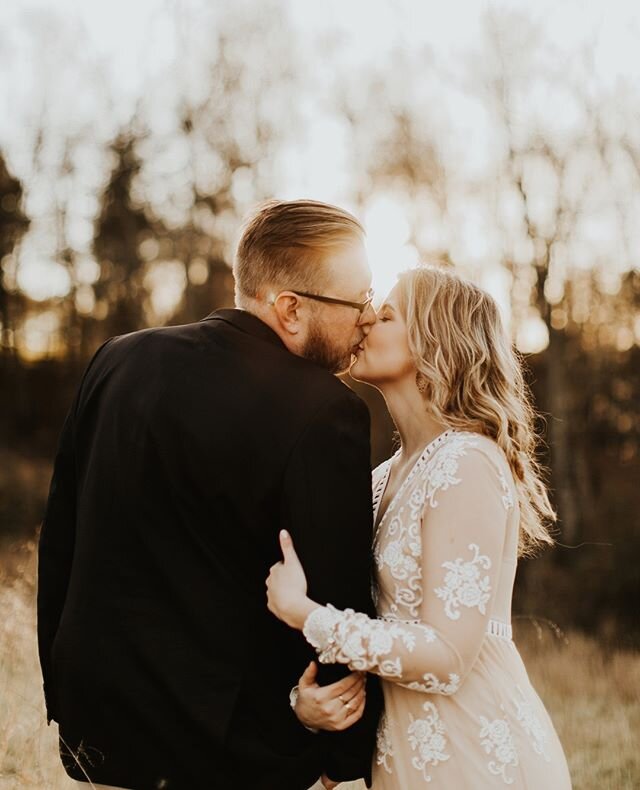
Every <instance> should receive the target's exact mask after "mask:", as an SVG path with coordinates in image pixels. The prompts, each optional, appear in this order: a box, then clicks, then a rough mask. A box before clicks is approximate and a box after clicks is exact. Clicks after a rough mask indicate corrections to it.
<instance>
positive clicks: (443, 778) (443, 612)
mask: <svg viewBox="0 0 640 790" xmlns="http://www.w3.org/2000/svg"><path fill="white" fill-rule="evenodd" d="M391 460H392V459H389V460H387V461H385V462H384V463H383V464H381V466H379V467H378V468H377V469H376V470H375V471H374V475H373V488H374V524H375V523H376V519H377V511H378V507H379V505H380V501H381V499H382V496H383V493H384V490H385V488H386V485H387V482H388V478H389V472H390V468H391ZM519 519H520V516H519V508H518V504H517V497H516V491H515V485H514V481H513V477H512V475H511V470H510V467H509V465H508V463H507V461H506V459H505V457H504V454H503V453H502V451H501V450H500V448H499V447H498V445H497V444H495V443H494V442H493V441H491V440H490V439H488V438H487V437H484V436H481V435H479V434H475V433H465V432H457V431H446V432H445V433H444V434H441V435H440V436H439V437H438V438H437V439H436V440H435V441H433V442H431V444H429V445H428V446H427V447H426V448H425V449H424V451H423V453H422V455H421V456H420V458H419V459H418V461H417V462H416V464H415V466H414V467H413V469H412V471H411V473H410V474H409V475H408V476H407V478H406V479H405V480H404V482H403V483H402V485H401V486H400V488H399V489H398V492H397V494H396V495H395V497H394V498H393V500H392V501H391V503H390V504H389V507H388V508H387V511H386V512H385V513H384V515H383V517H382V519H381V520H380V523H379V526H378V529H377V530H376V534H375V536H374V544H373V551H374V557H375V566H376V579H375V588H376V589H375V593H376V601H377V610H378V615H379V616H378V619H375V620H374V619H371V618H369V617H367V616H366V615H365V614H362V613H356V612H353V611H351V610H345V611H340V610H337V609H335V608H333V607H332V606H331V605H328V606H325V607H320V608H319V609H316V610H315V611H314V612H312V613H311V614H310V615H309V617H308V618H307V621H306V623H305V626H304V634H305V636H306V638H307V640H308V641H309V642H310V644H311V645H313V647H314V648H316V650H317V651H318V654H319V660H320V661H321V662H326V663H335V662H339V663H344V664H348V665H349V666H350V667H351V668H352V669H358V670H366V671H368V672H374V673H376V674H378V675H379V676H380V677H381V679H382V687H383V691H384V699H385V713H384V715H383V717H382V719H381V722H380V728H379V732H378V748H377V754H376V757H375V761H374V780H373V787H374V788H375V790H413V789H414V788H415V789H417V788H431V789H432V790H440V789H442V790H484V788H487V789H488V788H491V789H492V790H495V788H499V787H505V786H509V787H512V788H518V789H519V790H520V789H523V790H524V789H525V788H526V789H527V790H534V789H535V790H540V789H541V788H544V790H568V789H569V788H570V787H571V780H570V777H569V771H568V768H567V762H566V759H565V756H564V753H563V750H562V746H561V744H560V741H559V739H558V736H557V734H556V732H555V730H554V728H553V724H552V723H551V720H550V718H549V715H548V714H547V711H546V710H545V708H544V705H543V704H542V702H541V700H540V698H539V697H538V695H537V694H536V692H535V690H534V689H533V687H532V685H531V683H530V681H529V678H528V675H527V672H526V669H525V667H524V664H523V663H522V659H521V658H520V654H519V653H518V650H517V648H516V646H515V644H514V643H513V641H512V639H511V625H510V619H511V617H510V614H511V597H512V592H513V583H514V579H515V573H516V563H517V550H518V530H519Z"/></svg>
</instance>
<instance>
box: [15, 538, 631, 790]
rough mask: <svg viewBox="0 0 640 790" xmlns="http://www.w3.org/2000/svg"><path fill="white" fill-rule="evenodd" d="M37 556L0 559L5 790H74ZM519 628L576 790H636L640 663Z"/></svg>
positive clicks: (30, 549)
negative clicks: (38, 603)
mask: <svg viewBox="0 0 640 790" xmlns="http://www.w3.org/2000/svg"><path fill="white" fill-rule="evenodd" d="M34 549H35V547H34V545H33V544H25V545H24V546H22V547H21V549H20V550H19V551H16V550H14V551H12V552H10V553H6V552H5V553H3V554H0V563H1V565H0V790H14V788H15V790H22V789H23V788H38V789H39V790H65V788H69V790H70V789H71V788H74V787H75V785H74V783H73V782H71V781H70V780H69V779H68V778H67V777H66V775H65V773H64V771H63V769H62V767H61V765H60V762H59V760H58V750H57V728H56V726H55V725H52V726H51V727H47V724H46V719H45V712H44V703H43V698H42V691H41V679H40V670H39V666H38V658H37V647H36V635H35V607H34V599H35V557H34ZM515 625H516V642H517V644H518V646H519V648H520V650H521V652H522V654H523V657H524V660H525V663H526V664H527V667H528V669H529V674H530V675H531V678H532V680H533V683H534V685H535V686H536V688H537V690H538V692H539V693H540V695H541V696H542V698H543V700H544V702H545V704H546V705H547V707H548V709H549V711H550V713H551V716H552V718H553V721H554V723H555V726H556V729H557V730H558V733H559V735H560V739H561V740H562V743H563V745H564V748H565V751H566V753H567V756H568V759H569V766H570V769H571V776H572V779H573V786H574V788H575V789H576V790H632V789H635V788H640V653H634V652H630V651H624V650H616V649H611V648H607V649H605V648H603V647H601V646H600V645H599V644H598V643H597V641H595V640H594V639H592V638H589V637H586V636H584V635H581V634H578V633H568V634H562V633H560V632H558V631H557V629H554V628H552V627H550V626H548V625H545V624H540V623H538V622H536V621H533V620H531V619H530V618H522V619H518V620H516V621H515ZM357 786H360V785H357ZM342 787H344V788H345V790H346V789H347V788H348V787H354V788H355V787H356V785H342ZM212 788H213V785H212ZM452 790H463V789H462V788H452ZM464 790H472V788H465V789H464ZM541 790H553V788H552V787H548V788H541Z"/></svg>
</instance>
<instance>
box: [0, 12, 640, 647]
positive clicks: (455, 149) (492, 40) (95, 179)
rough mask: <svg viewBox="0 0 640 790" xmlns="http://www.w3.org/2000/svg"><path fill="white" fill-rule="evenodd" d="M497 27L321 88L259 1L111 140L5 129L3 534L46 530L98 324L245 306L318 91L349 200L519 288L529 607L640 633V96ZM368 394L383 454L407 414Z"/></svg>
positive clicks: (109, 330)
mask: <svg viewBox="0 0 640 790" xmlns="http://www.w3.org/2000/svg"><path fill="white" fill-rule="evenodd" d="M242 7H243V9H244V10H245V11H246V4H243V6H242ZM269 8H270V9H271V11H273V9H274V8H277V9H278V10H279V11H281V7H280V6H278V5H277V4H276V5H275V6H274V5H270V6H269ZM196 27H197V25H196ZM183 29H184V25H183ZM192 32H193V35H196V33H195V28H193V29H192ZM47 35H52V34H51V31H49V32H48V34H47ZM185 35H187V39H188V40H187V41H186V42H185V47H188V46H189V44H190V39H189V37H188V34H185ZM198 35H201V36H202V35H204V34H202V31H199V33H198ZM483 36H484V38H483V40H482V41H479V42H478V49H477V51H476V52H474V53H470V54H469V57H468V58H467V59H465V60H463V61H461V62H458V63H457V64H456V67H455V68H450V67H449V66H446V65H443V64H442V63H440V62H438V60H437V58H434V56H433V54H432V53H430V52H429V51H428V49H425V50H424V51H422V50H421V51H417V52H413V53H412V54H411V55H407V54H406V53H405V52H403V51H402V50H400V49H398V50H397V51H394V52H393V53H392V55H391V57H390V58H388V59H387V60H385V62H384V63H382V64H377V65H376V66H371V67H370V68H368V69H367V70H366V71H355V70H354V71H350V72H348V73H347V72H344V73H339V70H338V69H336V72H335V74H333V75H331V73H329V76H327V77H325V78H323V79H324V82H322V83H319V82H317V81H316V82H314V81H313V68H310V67H309V65H308V60H309V54H310V53H309V52H306V53H304V54H305V55H306V56H307V57H306V58H303V57H302V54H303V53H301V52H300V51H299V48H297V47H296V46H294V45H293V43H292V41H293V34H292V32H291V30H290V28H289V27H288V22H287V19H286V16H285V15H284V14H283V13H277V14H274V13H271V12H269V11H268V10H267V11H266V12H259V7H258V6H257V5H256V6H255V7H254V13H253V15H252V16H247V15H246V14H238V13H236V14H234V13H233V12H230V13H229V14H227V15H225V16H223V17H218V18H217V19H216V24H215V26H212V27H211V28H210V29H207V36H206V37H207V47H206V48H205V50H203V51H204V52H205V54H203V56H202V60H201V61H200V64H201V66H203V68H202V69H201V70H200V71H199V72H198V80H197V88H194V84H193V81H189V80H187V79H185V81H184V82H181V81H179V80H178V81H177V82H176V81H175V80H174V82H173V83H172V84H173V89H172V90H173V92H172V93H171V96H172V99H171V112H170V113H169V115H168V116H167V117H165V116H162V117H161V118H160V119H158V115H157V113H155V114H154V110H153V102H152V98H153V94H154V91H156V89H157V86H156V87H155V88H154V87H152V88H150V89H149V94H150V95H147V96H144V97H142V98H141V99H140V101H139V102H138V103H137V104H136V106H135V108H134V109H133V111H132V112H131V114H130V117H128V118H126V120H125V122H124V123H122V124H121V125H120V127H119V128H116V129H112V130H111V131H112V134H111V135H110V136H109V137H108V138H107V139H103V138H104V137H105V135H104V134H100V133H96V130H95V129H94V128H93V126H92V125H91V124H90V123H89V124H86V125H85V126H82V125H81V126H80V127H78V128H76V129H75V130H74V133H73V134H67V135H65V134H63V135H62V136H60V135H59V136H58V137H57V138H56V139H55V140H54V139H53V138H52V137H51V130H50V127H49V126H48V123H47V117H46V115H45V114H43V115H42V116H41V123H40V124H39V125H38V124H37V123H35V122H34V123H35V125H34V127H33V128H32V129H31V133H30V137H29V139H30V140H31V143H30V145H31V150H30V165H29V167H28V168H26V169H25V168H23V169H24V172H25V173H26V175H25V177H24V178H20V177H19V175H18V174H17V173H16V172H15V170H14V168H13V167H12V164H11V157H10V155H9V154H5V153H4V152H3V151H1V150H0V259H1V265H2V276H1V277H0V323H1V329H2V336H1V337H2V347H1V354H0V434H1V436H2V445H1V446H0V532H2V533H4V534H5V535H27V534H32V533H33V531H34V529H35V528H36V526H37V524H38V522H39V519H40V517H41V513H42V508H43V503H44V498H45V496H46V489H47V485H48V479H49V474H50V463H51V460H52V457H53V454H54V449H55V443H56V438H57V434H58V431H59V429H60V427H61V424H62V421H63V419H64V414H65V412H66V409H67V408H68V406H69V404H70V402H71V399H72V397H73V393H74V391H75V388H76V386H77V383H78V381H79V378H80V375H81V373H82V370H83V368H84V366H85V364H86V362H87V360H88V359H89V357H90V356H91V354H92V353H93V351H94V350H95V349H96V348H97V346H98V345H99V344H100V343H101V342H102V341H103V340H104V339H106V338H107V337H110V336H112V335H115V334H121V333H124V332H130V331H134V330H136V329H139V328H142V327H144V326H148V325H152V324H160V323H180V322H187V321H194V320H198V319H200V318H202V317H204V316H205V315H207V314H208V313H209V312H210V311H211V310H212V309H214V308H216V307H219V306H229V305H231V304H232V301H233V282H232V277H231V274H230V269H229V264H230V260H231V255H232V250H233V241H234V236H235V234H236V233H237V230H238V225H239V222H240V219H241V217H242V215H243V213H244V212H245V211H246V209H247V207H248V206H250V205H251V204H253V203H255V202H257V201H258V200H260V199H262V198H265V197H270V196H272V195H273V194H276V195H277V194H278V192H279V191H280V192H283V191H285V189H286V174H285V175H283V172H284V171H286V167H284V168H283V167H280V166H278V163H282V162H283V161H285V160H286V151H287V150H288V147H289V149H290V148H291V147H294V148H295V147H296V146H297V147H298V149H300V146H302V144H303V141H304V140H305V136H306V135H308V134H309V125H311V126H313V123H314V117H315V116H314V113H313V112H312V111H311V110H310V109H309V94H310V93H311V94H312V95H313V100H314V101H315V102H316V105H314V106H315V107H316V109H317V110H318V112H322V114H323V118H324V119H325V121H326V119H327V118H329V119H330V121H331V123H332V124H334V126H335V125H336V124H338V125H339V127H340V129H341V134H342V135H343V139H344V140H346V148H347V151H348V152H349V161H350V167H351V170H350V173H349V179H350V184H351V193H350V195H349V196H348V197H349V200H350V203H351V205H353V206H355V207H356V210H360V211H361V212H362V213H363V214H364V215H366V212H367V209H368V207H369V206H370V204H371V201H372V200H373V199H375V198H376V197H379V196H380V195H383V196H385V199H387V200H393V201H395V205H396V206H401V207H402V209H403V211H404V213H405V216H406V217H407V218H408V219H407V229H406V234H405V235H406V238H405V239H404V241H403V243H404V246H405V248H406V249H408V250H410V251H412V252H414V253H415V255H416V257H418V258H421V259H424V260H428V261H437V262H440V263H441V264H442V265H449V266H455V267H456V268H459V269H460V270H461V271H463V272H465V273H467V274H468V275H469V276H472V277H474V278H476V279H478V280H479V281H480V282H484V283H485V284H487V287H490V286H491V285H493V286H495V287H496V288H497V289H498V290H500V291H501V293H502V294H503V299H502V301H503V303H504V306H505V311H506V314H507V315H508V319H509V321H510V327H511V331H512V333H513V337H514V342H516V343H517V345H518V346H519V348H520V349H521V350H522V351H523V352H524V358H525V360H526V366H527V369H528V375H529V380H530V382H531V386H532V389H533V392H534V395H535V400H536V404H537V407H538V409H539V411H540V412H541V414H542V415H543V418H542V419H541V431H542V433H543V435H544V437H545V441H546V447H545V449H544V454H545V456H544V460H545V462H546V463H548V464H549V467H550V470H551V475H550V485H551V488H552V491H553V499H554V502H555V505H556V506H557V508H558V511H559V516H560V520H559V529H558V541H559V545H558V547H557V548H556V549H555V550H553V551H548V552H547V553H546V555H545V556H544V557H543V558H542V559H538V560H535V561H533V562H530V561H527V562H524V563H523V565H522V567H521V570H520V575H519V581H518V588H517V600H516V612H517V613H518V614H519V615H522V616H529V615H531V616H535V617H537V618H539V619H540V621H541V622H542V621H543V620H544V618H545V617H546V618H550V619H552V620H554V621H555V622H557V623H558V624H559V625H560V626H564V625H569V624H571V625H577V626H580V627H584V628H586V629H589V630H594V631H597V632H599V633H600V634H601V635H602V636H604V637H607V638H611V639H617V640H622V641H624V642H626V643H630V642H635V643H637V642H638V639H639V637H640V629H639V628H638V622H637V617H636V608H637V602H638V599H639V596H640V571H639V569H638V565H639V559H640V551H639V549H640V515H639V514H640V507H639V506H640V495H639V493H638V488H639V484H640V243H639V240H640V236H639V235H638V228H639V227H640V115H639V108H640V92H639V91H638V89H637V86H632V85H627V84H623V83H618V84H616V85H615V86H613V87H611V86H608V87H607V86H602V85H598V83H597V74H594V71H593V69H594V66H593V63H592V61H591V60H590V58H589V56H588V54H589V53H581V54H580V56H577V57H576V58H574V59H572V60H571V61H567V60H563V59H562V58H561V57H560V56H559V55H558V53H553V52H550V50H549V46H548V44H547V42H546V41H545V38H544V31H541V30H540V29H539V28H538V27H536V26H535V25H532V24H531V23H529V22H528V20H527V19H526V18H525V17H521V16H515V17H514V16H504V15H502V16H500V17H497V16H496V15H489V16H487V18H486V20H485V25H484V33H483ZM339 45H340V41H339V40H324V39H323V40H322V41H321V42H320V43H319V44H318V46H321V47H322V52H323V53H324V54H326V55H327V57H331V56H332V54H331V53H334V55H333V56H335V57H336V58H338V56H337V55H336V54H335V53H336V52H339ZM316 56H318V53H316ZM338 60H339V58H338ZM98 87H99V86H98ZM451 97H454V99H452V98H451ZM165 98H166V95H165ZM318 108H319V109H318ZM465 108H466V109H465ZM457 111H459V112H460V113H462V114H463V113H464V112H467V113H468V114H467V116H466V117H467V122H466V124H460V123H459V119H458V120H457V118H456V112H457ZM98 120H99V119H98ZM97 122H98V121H97V120H96V123H97ZM460 127H462V128H460ZM105 128H111V127H109V125H108V124H107V123H106V122H105ZM478 138H479V139H478ZM474 146H475V148H474ZM471 150H476V151H477V150H481V151H484V154H483V156H481V157H480V159H479V160H478V159H477V158H476V160H474V159H473V157H471V156H469V155H468V154H469V151H471ZM486 151H489V152H490V153H489V155H487V153H486ZM283 152H284V153H283ZM18 169H19V168H18ZM88 171H90V172H91V173H92V174H93V175H92V177H91V178H88V179H85V181H83V175H86V173H87V172H88ZM43 194H46V199H44V198H43ZM312 196H313V195H312ZM382 220H383V221H384V217H382ZM471 226H473V228H475V230H474V229H473V228H471V229H470V227H471ZM461 239H466V242H465V243H462V242H461ZM43 261H44V262H45V263H46V266H43V265H42V262H43ZM358 391H359V392H361V394H362V395H363V397H365V398H366V399H367V401H368V402H369V404H370V406H371V409H372V413H373V418H374V435H373V455H374V457H373V461H374V463H378V462H379V461H380V460H382V458H384V457H385V456H386V455H388V453H389V452H390V449H391V446H392V426H391V425H390V423H389V419H388V417H387V416H386V414H385V412H384V406H383V404H382V402H381V399H380V398H379V397H378V396H377V394H376V393H375V392H373V391H371V390H369V389H368V388H363V387H358Z"/></svg>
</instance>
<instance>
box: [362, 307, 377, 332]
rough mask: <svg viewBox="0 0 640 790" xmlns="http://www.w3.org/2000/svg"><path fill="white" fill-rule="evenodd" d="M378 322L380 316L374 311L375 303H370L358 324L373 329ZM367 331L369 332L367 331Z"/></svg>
mask: <svg viewBox="0 0 640 790" xmlns="http://www.w3.org/2000/svg"><path fill="white" fill-rule="evenodd" d="M377 320H378V316H377V315H376V311H375V310H374V307H373V303H372V302H369V304H368V305H367V306H366V307H365V309H364V310H363V311H362V313H361V314H360V320H359V321H358V324H359V325H360V326H362V327H365V326H366V327H369V328H370V327H371V326H372V325H373V324H375V322H376V321H377ZM367 331H369V330H368V329H367Z"/></svg>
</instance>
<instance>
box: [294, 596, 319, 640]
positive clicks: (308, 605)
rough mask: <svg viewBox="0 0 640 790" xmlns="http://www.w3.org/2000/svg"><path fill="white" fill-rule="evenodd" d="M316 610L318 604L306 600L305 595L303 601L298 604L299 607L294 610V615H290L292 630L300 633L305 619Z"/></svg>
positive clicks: (308, 599)
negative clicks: (294, 629)
mask: <svg viewBox="0 0 640 790" xmlns="http://www.w3.org/2000/svg"><path fill="white" fill-rule="evenodd" d="M318 608H320V604H319V603H316V602H315V601H312V600H311V598H308V597H307V596H306V595H305V597H304V600H303V601H302V602H301V603H300V606H299V607H297V608H296V611H295V613H294V614H293V615H292V617H291V623H290V625H291V626H292V627H293V628H297V629H298V631H302V629H303V627H304V624H305V622H306V621H307V617H309V615H310V614H311V612H313V611H314V610H315V609H318Z"/></svg>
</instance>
